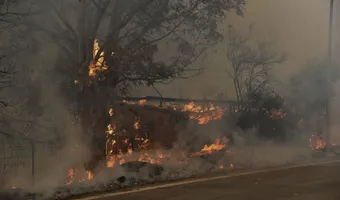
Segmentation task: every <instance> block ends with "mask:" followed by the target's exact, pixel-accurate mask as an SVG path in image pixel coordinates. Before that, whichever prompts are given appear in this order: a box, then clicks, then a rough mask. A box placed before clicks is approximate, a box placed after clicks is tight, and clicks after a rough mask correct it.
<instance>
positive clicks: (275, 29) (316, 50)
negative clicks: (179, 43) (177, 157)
mask: <svg viewBox="0 0 340 200" xmlns="http://www.w3.org/2000/svg"><path fill="white" fill-rule="evenodd" d="M337 1H339V2H337ZM337 10H340V0H335V21H334V24H335V26H334V28H335V31H334V32H336V29H337V26H336V24H337V23H339V25H340V19H339V20H337V12H336V11H337ZM339 16H340V15H339ZM328 19H329V1H327V0H251V1H250V0H248V3H247V5H246V8H245V15H244V17H239V16H236V15H235V14H234V13H228V16H227V18H226V19H225V23H224V24H221V27H222V28H223V27H227V25H228V24H232V25H233V27H235V28H236V29H237V30H238V31H239V32H240V33H245V32H246V31H247V28H248V27H249V25H250V24H253V26H254V31H253V32H252V38H251V40H254V41H255V40H269V41H272V42H274V43H275V46H276V48H277V50H278V51H283V52H286V53H287V54H288V56H289V58H288V60H287V62H286V63H285V64H283V65H280V66H278V67H277V68H276V70H275V73H274V75H275V78H276V79H278V80H280V81H285V80H287V79H288V78H289V77H290V76H291V75H292V74H294V72H297V71H298V70H299V69H301V68H302V67H306V66H305V63H306V61H307V60H308V59H310V58H320V59H322V58H324V57H325V56H326V55H327V45H328V27H329V23H328ZM337 21H339V22H337ZM339 27H340V26H339ZM335 36H336V34H334V46H337V45H336V42H337V41H336V37H335ZM193 67H204V68H205V71H204V73H202V74H200V75H199V76H197V77H195V78H192V79H186V80H175V81H174V82H173V83H171V84H167V85H158V86H157V88H158V89H159V90H160V92H161V93H162V95H163V96H173V97H180V96H182V97H187V98H202V97H203V96H206V97H207V98H208V97H211V98H213V97H214V96H215V95H216V94H218V93H226V94H227V96H225V98H229V99H230V98H234V91H233V86H232V84H231V82H230V78H229V77H228V76H227V74H226V73H225V69H226V68H228V63H227V60H226V56H225V53H224V52H223V48H222V47H221V46H219V47H217V49H216V51H213V52H210V53H209V55H208V57H207V59H206V60H205V61H204V62H200V63H196V64H195V66H193ZM133 94H134V95H138V96H144V95H157V93H156V92H155V91H154V90H153V89H152V88H139V89H136V90H134V92H133Z"/></svg>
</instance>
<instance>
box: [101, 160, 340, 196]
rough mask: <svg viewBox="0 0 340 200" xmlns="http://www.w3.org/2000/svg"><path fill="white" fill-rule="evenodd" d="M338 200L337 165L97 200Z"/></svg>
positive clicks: (339, 175) (339, 177)
mask: <svg viewBox="0 0 340 200" xmlns="http://www.w3.org/2000/svg"><path fill="white" fill-rule="evenodd" d="M131 199H138V200H249V199H251V200H340V162H339V163H332V164H325V165H318V166H307V167H300V168H293V169H283V170H277V171H268V172H261V173H255V174H247V175H242V176H235V177H230V178H223V179H219V180H210V181H204V182H198V183H191V184H186V185H178V186H173V187H170V188H162V189H154V190H149V191H141V192H134V193H126V194H121V195H115V196H111V197H99V198H97V200H131Z"/></svg>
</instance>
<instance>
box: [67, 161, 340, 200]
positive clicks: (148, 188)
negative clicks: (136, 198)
mask: <svg viewBox="0 0 340 200" xmlns="http://www.w3.org/2000/svg"><path fill="white" fill-rule="evenodd" d="M332 163H340V159H337V160H330V161H323V162H313V163H305V164H300V165H293V166H285V167H277V168H271V169H262V170H254V171H247V172H239V173H233V174H228V175H218V176H213V177H203V178H196V179H190V180H182V181H176V182H172V183H164V184H159V185H153V186H146V187H141V188H132V189H129V190H126V191H119V192H112V193H106V194H99V195H94V196H88V197H79V198H72V200H97V199H101V198H107V197H114V196H120V195H126V194H131V193H137V192H145V191H151V190H157V189H164V188H171V187H175V186H181V185H188V184H193V183H200V182H206V181H214V180H220V179H226V178H231V177H239V176H246V175H251V174H258V173H265V172H272V171H280V170H287V169H294V168H301V167H308V166H316V165H325V164H332Z"/></svg>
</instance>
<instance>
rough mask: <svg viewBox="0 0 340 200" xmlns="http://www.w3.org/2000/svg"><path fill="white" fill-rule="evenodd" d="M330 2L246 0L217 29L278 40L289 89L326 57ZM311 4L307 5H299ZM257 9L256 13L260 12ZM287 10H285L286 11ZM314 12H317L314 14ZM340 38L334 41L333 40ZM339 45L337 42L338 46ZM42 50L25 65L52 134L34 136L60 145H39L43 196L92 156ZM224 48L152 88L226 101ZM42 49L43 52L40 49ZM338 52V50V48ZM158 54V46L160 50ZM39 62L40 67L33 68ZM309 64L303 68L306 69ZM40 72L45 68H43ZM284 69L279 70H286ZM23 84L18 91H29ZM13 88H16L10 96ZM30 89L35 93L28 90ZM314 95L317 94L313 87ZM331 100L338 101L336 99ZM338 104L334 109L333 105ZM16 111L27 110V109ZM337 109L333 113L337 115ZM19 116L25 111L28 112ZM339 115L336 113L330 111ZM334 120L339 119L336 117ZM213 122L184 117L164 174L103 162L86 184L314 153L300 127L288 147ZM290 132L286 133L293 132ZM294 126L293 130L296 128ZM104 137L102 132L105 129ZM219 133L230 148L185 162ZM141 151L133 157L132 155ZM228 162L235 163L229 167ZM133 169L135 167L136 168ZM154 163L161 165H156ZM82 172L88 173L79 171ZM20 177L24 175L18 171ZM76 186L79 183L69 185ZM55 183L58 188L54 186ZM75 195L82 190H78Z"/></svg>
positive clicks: (45, 48)
mask: <svg viewBox="0 0 340 200" xmlns="http://www.w3.org/2000/svg"><path fill="white" fill-rule="evenodd" d="M327 6H328V4H327V2H325V1H319V0H313V1H312V0H304V1H302V0H301V1H299V2H296V1H293V0H289V1H288V0H286V1H282V0H275V1H274V0H257V1H251V2H249V5H247V11H246V13H245V17H244V18H242V19H241V18H238V17H234V16H231V15H230V16H228V20H226V21H227V22H225V24H221V27H224V26H225V27H227V25H229V24H237V27H236V28H237V29H239V30H241V32H243V31H244V32H246V30H247V28H248V26H249V24H251V23H254V24H255V27H256V28H255V29H256V30H255V31H254V35H253V36H252V37H253V38H254V39H269V40H273V41H275V42H276V43H277V44H278V48H279V49H282V50H283V51H286V52H287V53H288V54H289V60H288V62H287V63H286V64H284V65H282V66H280V67H278V69H277V71H276V73H275V77H276V78H277V79H278V80H280V81H282V82H283V83H282V84H281V85H283V87H284V88H279V89H280V90H282V91H285V90H286V88H285V87H286V82H288V81H287V80H288V79H289V78H290V77H291V76H292V74H295V73H296V72H297V71H299V70H300V69H301V68H303V67H305V64H304V63H305V61H306V60H307V59H308V58H310V57H318V58H319V59H323V58H324V57H325V55H326V53H325V52H327V40H328V38H327V36H328V33H327V30H328V29H327V26H328V23H327V20H328V15H327V14H328V7H327ZM305 7H308V9H304V8H305ZM259 10H261V12H259ZM287 13H289V15H287ZM315 13H318V14H315ZM337 42H338V41H337ZM335 46H336V45H335ZM40 48H41V50H40V53H39V54H37V55H34V56H32V57H30V58H27V60H29V61H30V62H29V63H30V66H29V70H30V71H31V73H32V74H34V76H32V77H35V78H34V80H27V81H28V82H30V81H31V82H32V81H33V82H34V84H36V85H35V87H34V88H36V90H37V91H38V90H39V91H40V93H41V95H40V98H39V99H38V102H36V103H38V104H40V105H41V108H42V110H43V112H42V114H40V115H39V116H38V117H37V118H36V119H35V122H37V123H39V124H44V126H47V127H49V128H50V129H49V131H45V130H44V131H43V130H38V129H34V130H32V133H30V134H34V137H35V138H39V140H42V141H48V140H49V139H50V138H58V139H60V140H61V141H62V142H61V144H62V145H61V146H58V147H56V148H57V153H55V154H53V155H50V154H48V153H47V152H48V149H47V148H46V147H42V145H40V144H36V151H37V152H38V153H37V155H36V163H35V164H36V167H37V169H36V170H37V171H36V177H35V178H36V183H35V188H34V190H35V191H39V192H40V191H44V193H45V195H51V194H53V193H54V192H55V191H57V190H59V187H64V186H65V178H67V173H68V170H69V169H71V168H73V169H79V170H85V169H84V163H85V162H87V161H88V160H89V159H90V155H91V152H90V150H89V146H88V144H89V142H91V141H87V139H86V138H84V137H83V134H82V133H83V131H84V130H82V127H80V126H79V119H77V117H75V114H74V113H73V112H72V107H70V105H67V103H66V101H65V99H64V97H63V95H61V94H60V90H59V88H58V85H59V84H60V80H63V77H62V76H61V75H58V74H56V73H55V72H54V71H53V68H54V67H55V59H56V58H55V55H56V54H57V53H56V51H55V47H53V46H49V45H47V44H42V46H41V47H40ZM224 49H225V48H224V47H221V46H218V47H217V48H216V49H214V50H211V51H212V52H210V53H209V55H208V56H207V58H206V59H205V60H204V61H203V62H202V63H195V66H193V68H195V67H204V68H206V70H205V72H204V73H203V74H201V75H199V76H197V77H195V78H192V79H187V80H179V81H177V80H175V81H174V82H173V83H172V84H169V85H166V86H164V85H157V86H156V88H158V89H159V91H160V92H161V93H162V95H163V96H165V97H185V98H203V97H207V98H212V99H213V98H215V97H216V96H218V94H221V93H223V94H224V98H225V99H234V96H235V95H234V92H233V88H232V86H231V83H230V82H231V81H230V80H229V79H228V77H227V74H225V73H224V72H225V68H226V67H228V66H227V65H228V64H227V63H228V61H227V60H226V56H225V52H224ZM43 52H44V53H43ZM335 52H336V51H335ZM161 53H162V51H161ZM37 66H41V67H40V68H37ZM306 67H308V66H306ZM42 69H44V70H42ZM283 72H284V73H283ZM18 73H19V75H18V77H21V76H25V74H21V75H20V73H25V72H21V70H18ZM25 86H26V85H25V83H24V84H23V86H21V87H20V88H15V89H18V90H19V89H20V91H24V90H27V89H28V88H26V87H25ZM15 92H16V91H15V90H14V93H15ZM32 92H33V91H32ZM314 92H315V93H316V94H317V93H318V92H319V91H314ZM9 94H10V95H13V96H14V97H13V99H15V100H19V98H23V97H22V96H19V97H18V96H17V95H16V94H13V91H9ZM132 95H136V96H147V95H154V96H157V95H158V93H157V92H155V91H154V89H152V88H138V90H137V89H136V90H135V91H133V92H132ZM334 101H336V100H334ZM333 106H334V107H335V108H338V107H339V106H337V105H333ZM21 112H25V111H24V110H23V111H21ZM336 113H337V112H336ZM17 115H19V116H20V115H21V116H24V115H26V113H20V112H19V114H17ZM334 116H336V115H335V114H334V115H333V118H334ZM335 118H336V117H335ZM333 123H334V125H332V132H336V131H337V130H338V129H339V125H338V124H337V123H336V122H335V120H334V121H333ZM221 124H223V123H220V124H218V123H216V125H210V126H197V124H196V122H189V123H188V124H187V126H186V127H185V128H184V129H183V128H182V127H181V128H180V129H178V130H177V132H178V135H177V139H176V141H175V142H174V144H173V147H172V148H171V149H164V152H165V153H171V154H172V156H170V157H169V158H168V159H166V160H164V162H162V164H161V165H160V167H161V171H162V172H161V173H160V174H157V175H154V174H152V176H150V173H154V171H153V170H156V171H157V170H158V168H157V169H155V166H150V167H144V168H142V169H141V170H139V171H138V172H136V170H134V169H130V170H127V169H126V168H125V167H119V166H118V167H116V168H114V169H108V168H106V167H105V166H101V167H98V169H96V170H97V171H96V172H97V174H96V176H95V178H94V179H93V180H91V181H88V182H86V183H85V184H92V185H98V184H106V183H109V182H110V183H111V182H112V181H113V180H114V182H115V183H119V184H120V185H129V186H131V184H130V182H127V181H119V180H117V178H119V177H124V178H125V179H132V178H134V179H136V177H137V179H143V180H145V179H146V180H148V181H155V180H166V179H171V178H173V179H175V178H184V177H190V176H193V175H197V174H199V175H202V174H205V173H207V172H211V171H214V170H215V171H217V170H218V169H220V168H219V166H223V167H225V168H229V169H236V168H247V169H249V168H251V169H254V168H261V167H273V166H278V165H285V164H291V163H297V162H300V161H301V160H305V159H308V158H309V157H311V156H312V151H311V149H310V148H309V146H308V145H309V143H308V142H309V141H308V139H309V138H308V137H309V135H310V133H309V132H308V133H304V134H300V133H301V132H304V131H305V130H302V131H301V130H299V131H300V133H296V134H295V133H293V135H294V137H293V138H292V139H291V140H290V141H289V142H287V143H285V144H277V143H276V142H274V141H263V140H261V139H259V138H258V131H259V130H257V129H256V127H255V128H254V129H249V130H241V129H240V128H239V127H234V126H227V125H221ZM290 131H291V130H290ZM293 131H298V130H293ZM103 134H104V133H103ZM223 136H225V137H228V138H232V142H230V143H228V145H230V147H231V152H223V154H222V155H221V156H220V155H219V156H216V157H214V156H212V157H209V158H199V157H198V158H195V159H190V160H189V161H187V160H186V159H188V158H187V155H188V154H190V153H192V152H198V151H200V150H201V149H202V148H203V146H204V145H206V144H208V145H209V144H212V143H213V142H214V140H215V139H216V138H222V137H223ZM332 139H334V142H337V141H339V142H340V137H339V138H336V134H334V135H332ZM136 156H138V155H136ZM178 160H185V161H187V164H181V163H180V162H178ZM231 164H232V167H231ZM134 167H135V166H134ZM156 167H158V166H156ZM84 172H85V171H84ZM19 176H22V175H20V174H19ZM21 181H23V180H20V179H18V178H17V177H15V178H13V180H12V181H11V182H10V183H11V184H13V185H15V184H18V185H21V184H23V185H25V184H24V183H26V184H29V183H27V181H23V182H22V183H17V182H21ZM68 187H70V188H73V189H74V190H75V191H76V190H77V189H79V187H83V185H81V186H79V185H78V184H73V185H69V186H68ZM56 188H58V189H56ZM78 192H79V191H78Z"/></svg>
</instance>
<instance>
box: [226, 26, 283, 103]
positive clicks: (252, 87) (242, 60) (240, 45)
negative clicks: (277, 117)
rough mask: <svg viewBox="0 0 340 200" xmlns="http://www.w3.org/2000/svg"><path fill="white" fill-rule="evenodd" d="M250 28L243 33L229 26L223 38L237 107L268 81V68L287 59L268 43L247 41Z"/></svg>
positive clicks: (262, 87)
mask: <svg viewBox="0 0 340 200" xmlns="http://www.w3.org/2000/svg"><path fill="white" fill-rule="evenodd" d="M251 31H252V27H250V29H249V33H248V34H247V35H246V36H242V35H240V34H238V33H237V32H235V30H234V28H233V27H232V26H230V27H229V32H228V36H227V38H226V42H227V44H226V48H227V50H226V54H227V58H228V61H229V64H230V67H228V69H227V73H228V75H229V77H230V78H232V80H233V83H234V89H235V92H236V98H237V102H238V105H239V107H242V106H244V103H245V101H246V100H249V99H250V98H251V96H252V94H254V93H258V92H259V91H260V90H262V89H264V88H266V86H268V84H269V83H270V76H269V75H270V73H269V72H270V71H271V70H272V69H273V67H275V66H276V65H277V64H281V63H283V62H284V61H285V60H286V58H287V57H286V55H285V54H283V53H278V52H277V51H275V50H274V49H273V45H272V44H271V43H269V42H259V43H257V44H255V45H252V44H251V43H250V41H249V37H250V35H251Z"/></svg>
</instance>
